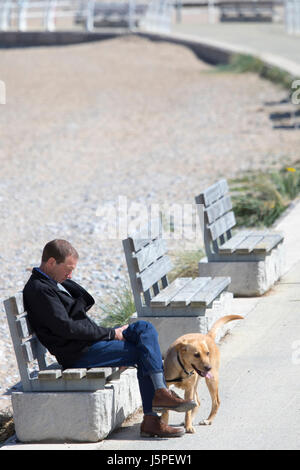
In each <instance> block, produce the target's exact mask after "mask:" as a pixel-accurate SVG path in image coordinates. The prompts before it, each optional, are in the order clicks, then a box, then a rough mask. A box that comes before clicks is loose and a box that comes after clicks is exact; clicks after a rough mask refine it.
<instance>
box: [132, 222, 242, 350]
mask: <svg viewBox="0 0 300 470" xmlns="http://www.w3.org/2000/svg"><path fill="white" fill-rule="evenodd" d="M123 247H124V252H125V257H126V262H127V268H128V273H129V278H130V283H131V288H132V292H133V297H134V302H135V308H136V313H135V314H134V315H132V317H131V319H130V322H135V321H138V320H144V321H149V322H151V323H152V324H153V325H154V327H155V328H156V330H157V331H158V334H159V338H158V340H159V345H160V349H161V353H162V356H163V357H164V356H165V354H166V352H167V350H168V348H169V346H170V344H171V343H172V342H173V341H175V339H177V338H178V337H179V336H181V335H183V334H186V333H191V332H194V333H204V334H206V333H207V331H208V330H209V328H210V327H211V325H212V324H213V323H214V321H216V320H217V319H218V318H220V317H222V316H224V315H228V314H230V313H231V307H232V299H233V294H232V293H230V292H227V288H228V286H229V284H230V277H228V276H223V277H222V276H215V277H212V276H204V277H196V278H194V279H192V278H191V277H185V278H184V277H182V278H177V279H175V280H174V281H173V282H171V283H169V281H168V274H169V273H170V271H171V270H172V268H173V264H172V262H171V260H170V258H169V256H168V250H167V243H166V240H165V239H164V238H163V234H162V228H161V223H160V221H158V220H155V221H153V220H152V221H151V225H150V227H149V230H148V229H143V230H141V231H140V232H138V233H135V234H133V235H131V236H129V237H128V238H127V239H126V240H123ZM223 334H225V330H224V331H223Z"/></svg>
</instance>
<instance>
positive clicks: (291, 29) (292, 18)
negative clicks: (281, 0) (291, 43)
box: [285, 0, 300, 34]
mask: <svg viewBox="0 0 300 470" xmlns="http://www.w3.org/2000/svg"><path fill="white" fill-rule="evenodd" d="M285 29H286V32H287V33H288V34H300V0H285Z"/></svg>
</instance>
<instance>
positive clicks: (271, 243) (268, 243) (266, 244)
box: [253, 233, 283, 253]
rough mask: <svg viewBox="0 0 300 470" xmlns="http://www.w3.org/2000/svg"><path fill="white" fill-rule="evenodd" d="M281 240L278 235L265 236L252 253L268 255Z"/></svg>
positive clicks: (281, 237) (280, 236)
mask: <svg viewBox="0 0 300 470" xmlns="http://www.w3.org/2000/svg"><path fill="white" fill-rule="evenodd" d="M282 240H283V236H282V235H281V234H280V233H276V234H270V235H266V236H265V237H264V239H263V240H262V241H261V242H259V243H258V244H257V245H255V247H254V248H253V253H268V252H269V251H271V250H272V249H273V248H275V246H276V245H278V244H279V243H280V242H281V241H282Z"/></svg>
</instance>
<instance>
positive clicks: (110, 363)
mask: <svg viewBox="0 0 300 470" xmlns="http://www.w3.org/2000/svg"><path fill="white" fill-rule="evenodd" d="M78 258H79V256H78V253H77V251H76V250H75V248H74V247H73V246H72V245H71V244H70V243H69V242H68V241H66V240H59V239H56V240H52V241H50V242H49V243H47V244H46V246H45V247H44V250H43V254H42V261H41V265H40V267H36V268H33V270H32V275H31V277H30V278H29V280H28V282H27V283H26V285H25V287H24V290H23V297H24V307H25V309H26V311H27V313H28V319H29V322H30V324H31V326H32V328H33V330H34V331H35V333H36V335H37V337H38V339H39V340H40V342H41V343H42V344H43V345H44V346H45V347H46V348H47V349H48V350H49V352H50V353H51V354H52V355H54V356H55V357H56V359H57V362H58V363H59V364H61V366H62V368H63V369H69V368H80V367H84V368H92V367H122V366H128V367H129V366H137V378H138V382H139V387H140V392H141V397H142V404H143V411H144V419H143V422H142V424H141V435H143V436H147V437H154V436H159V437H179V436H182V435H183V434H184V428H182V427H177V428H175V427H172V426H167V425H166V424H164V423H163V422H162V421H161V420H160V417H159V416H158V415H157V413H156V411H164V410H173V411H180V412H186V411H188V410H190V409H192V408H194V407H195V406H196V403H195V402H194V401H192V400H182V399H181V398H179V397H178V396H177V395H176V394H174V393H172V392H170V391H169V390H168V389H167V387H166V384H165V379H164V375H163V362H162V357H161V352H160V347H159V343H158V334H157V331H156V330H155V328H154V327H153V325H152V324H151V323H150V322H145V321H137V322H135V323H132V324H131V325H129V326H128V325H124V326H121V327H118V328H103V327H101V326H99V325H97V324H96V323H95V322H94V321H93V320H92V319H90V318H89V317H88V316H87V314H86V312H87V311H88V310H89V309H90V308H91V307H92V305H94V303H95V301H94V299H93V297H92V296H91V295H90V294H89V293H88V292H87V291H86V290H85V289H84V288H83V287H81V286H80V285H79V284H77V283H76V282H74V281H72V280H71V277H72V272H73V271H74V269H75V268H76V265H77V261H78Z"/></svg>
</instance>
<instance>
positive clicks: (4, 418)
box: [0, 410, 15, 442]
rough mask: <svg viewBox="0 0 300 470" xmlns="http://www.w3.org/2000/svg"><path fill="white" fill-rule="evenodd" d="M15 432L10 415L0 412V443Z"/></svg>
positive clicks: (5, 411)
mask: <svg viewBox="0 0 300 470" xmlns="http://www.w3.org/2000/svg"><path fill="white" fill-rule="evenodd" d="M14 432H15V426H14V420H13V417H12V414H11V412H10V411H8V410H2V411H1V412H0V442H4V441H6V439H8V438H9V437H11V436H13V434H14Z"/></svg>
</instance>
